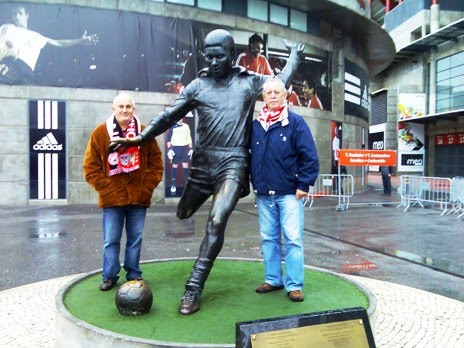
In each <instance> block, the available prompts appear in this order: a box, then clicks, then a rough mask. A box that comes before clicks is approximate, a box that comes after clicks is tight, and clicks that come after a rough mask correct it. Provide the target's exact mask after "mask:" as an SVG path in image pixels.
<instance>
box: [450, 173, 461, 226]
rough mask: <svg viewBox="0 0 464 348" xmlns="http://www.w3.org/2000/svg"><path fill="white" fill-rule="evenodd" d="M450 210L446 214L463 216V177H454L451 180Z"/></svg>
mask: <svg viewBox="0 0 464 348" xmlns="http://www.w3.org/2000/svg"><path fill="white" fill-rule="evenodd" d="M450 200H451V209H450V210H449V211H448V212H447V213H446V215H449V214H458V219H460V218H461V217H463V216H464V177H462V176H456V177H454V178H453V179H452V180H451V199H450Z"/></svg>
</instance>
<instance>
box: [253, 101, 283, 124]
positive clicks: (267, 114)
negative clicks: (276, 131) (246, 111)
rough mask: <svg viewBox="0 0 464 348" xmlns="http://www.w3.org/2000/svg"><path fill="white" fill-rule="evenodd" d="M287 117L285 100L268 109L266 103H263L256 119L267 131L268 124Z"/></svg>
mask: <svg viewBox="0 0 464 348" xmlns="http://www.w3.org/2000/svg"><path fill="white" fill-rule="evenodd" d="M287 117H288V110H287V102H286V101H285V102H284V103H283V104H282V105H281V106H279V107H278V108H277V109H275V110H272V111H271V110H269V109H268V108H267V105H266V104H264V105H263V107H262V108H261V112H260V113H259V116H258V120H259V123H261V125H262V126H263V128H264V129H265V130H266V131H267V130H268V129H269V127H270V126H272V125H273V124H274V123H277V122H279V121H283V120H285V119H286V118H287Z"/></svg>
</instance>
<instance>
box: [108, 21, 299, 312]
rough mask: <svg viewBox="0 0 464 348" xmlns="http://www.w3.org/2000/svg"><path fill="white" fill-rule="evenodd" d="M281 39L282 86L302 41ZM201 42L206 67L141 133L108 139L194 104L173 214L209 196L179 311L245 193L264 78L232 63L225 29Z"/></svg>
mask: <svg viewBox="0 0 464 348" xmlns="http://www.w3.org/2000/svg"><path fill="white" fill-rule="evenodd" d="M284 43H285V46H286V47H287V48H288V49H290V57H289V59H288V62H287V64H286V66H285V68H284V69H283V70H282V71H281V73H280V74H279V77H280V78H281V79H282V80H283V81H284V82H285V84H286V87H287V88H288V86H289V85H290V82H291V77H292V75H293V73H294V72H295V71H296V68H297V66H298V63H299V61H300V54H301V52H302V51H303V49H304V45H303V44H300V43H291V42H289V41H286V40H284ZM203 44H204V45H203V46H204V55H205V59H206V63H207V66H208V67H207V68H206V69H204V70H203V71H200V73H199V75H198V76H199V77H198V78H197V79H195V80H193V81H192V82H191V83H190V84H189V85H188V86H186V87H185V89H184V90H183V92H182V93H181V95H180V96H179V97H177V98H176V99H175V100H174V102H173V103H172V104H171V106H170V107H169V108H167V109H166V110H164V111H163V112H161V113H160V114H158V115H157V116H155V118H154V119H153V120H152V121H151V122H150V124H149V125H148V126H147V128H145V130H144V131H143V132H142V133H141V134H139V135H138V136H137V137H135V138H132V139H118V140H116V141H114V142H113V143H112V145H110V146H111V147H112V149H114V148H116V149H117V148H121V147H126V146H130V145H133V144H138V143H141V142H143V141H145V140H148V139H152V138H154V137H156V136H158V135H160V134H163V133H164V132H165V131H166V130H168V129H169V127H171V126H172V125H174V124H175V123H176V122H177V121H179V120H180V119H182V117H184V115H185V114H187V113H188V112H189V111H192V110H193V109H196V110H197V113H198V126H197V134H198V135H197V137H196V145H195V149H194V152H193V156H192V163H191V167H190V175H189V180H188V182H187V185H186V186H185V188H184V191H183V193H182V196H181V198H180V201H179V204H178V208H177V217H178V218H180V219H188V218H190V217H191V216H192V215H193V214H194V213H195V212H196V211H197V210H198V209H199V208H200V207H201V206H202V204H203V203H205V202H206V201H207V200H208V198H210V197H211V196H213V199H212V203H211V207H210V209H209V216H208V218H207V222H206V228H205V236H204V239H203V241H202V243H201V245H200V251H199V255H198V258H197V259H196V261H195V263H194V266H193V270H192V272H191V273H190V276H189V278H188V280H187V282H186V284H185V291H184V296H183V297H182V299H181V302H180V305H179V313H180V314H193V313H195V312H197V311H198V310H200V298H201V295H202V291H203V289H204V286H205V282H206V280H207V278H208V275H209V273H210V271H211V269H212V267H213V263H214V261H215V260H216V257H217V256H218V254H219V252H220V251H221V248H222V245H223V243H224V232H225V228H226V224H227V221H228V219H229V217H230V214H231V213H232V211H233V210H234V208H235V206H236V204H237V202H238V200H239V198H241V197H244V196H246V195H248V194H249V190H250V185H249V156H250V154H249V150H248V145H249V144H248V143H249V138H250V132H251V122H252V119H253V112H254V107H255V101H256V98H257V97H258V96H259V95H260V94H261V92H262V86H263V83H264V81H266V80H267V79H268V78H270V77H269V76H265V75H260V74H256V73H250V72H248V71H247V70H246V69H244V68H243V67H234V56H235V43H234V39H233V38H232V36H231V34H230V33H229V32H228V31H226V30H222V29H217V30H213V31H212V32H210V33H209V34H208V35H207V36H206V37H205V39H204V43H203ZM225 278H226V279H227V277H225ZM225 281H226V280H225ZM228 281H230V279H228ZM231 286H233V284H231Z"/></svg>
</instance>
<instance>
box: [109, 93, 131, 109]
mask: <svg viewBox="0 0 464 348" xmlns="http://www.w3.org/2000/svg"><path fill="white" fill-rule="evenodd" d="M121 97H124V98H129V100H130V101H131V103H132V106H133V107H135V100H134V98H133V97H132V96H131V95H130V94H129V93H125V92H121V93H119V94H118V95H117V96H116V97H114V99H113V106H115V105H116V103H117V101H118V100H119V99H120V98H121Z"/></svg>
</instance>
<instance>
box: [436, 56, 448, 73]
mask: <svg viewBox="0 0 464 348" xmlns="http://www.w3.org/2000/svg"><path fill="white" fill-rule="evenodd" d="M449 68H450V59H449V58H444V59H440V60H439V61H437V72H439V71H443V70H445V69H449Z"/></svg>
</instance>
